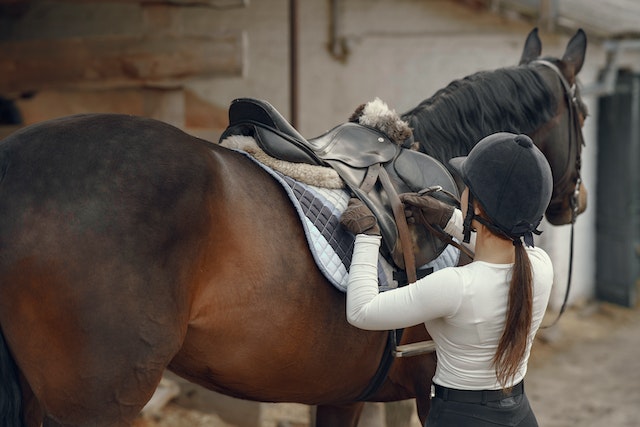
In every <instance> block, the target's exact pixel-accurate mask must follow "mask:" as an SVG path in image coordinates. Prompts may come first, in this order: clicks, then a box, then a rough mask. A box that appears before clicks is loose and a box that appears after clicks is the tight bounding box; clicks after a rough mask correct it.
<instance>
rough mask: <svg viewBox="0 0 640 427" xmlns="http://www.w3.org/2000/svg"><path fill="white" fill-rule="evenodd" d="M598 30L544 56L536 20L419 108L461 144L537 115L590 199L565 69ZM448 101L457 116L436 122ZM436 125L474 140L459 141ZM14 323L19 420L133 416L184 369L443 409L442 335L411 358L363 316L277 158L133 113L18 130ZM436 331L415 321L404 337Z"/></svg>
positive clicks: (327, 415) (334, 404)
mask: <svg viewBox="0 0 640 427" xmlns="http://www.w3.org/2000/svg"><path fill="white" fill-rule="evenodd" d="M585 50H586V37H585V35H584V33H583V32H582V31H579V32H578V33H576V35H574V36H573V38H572V39H571V40H570V42H569V43H568V45H567V48H566V52H565V54H564V56H563V57H562V58H561V59H557V58H547V59H546V60H545V61H547V62H545V63H539V62H536V61H537V60H538V59H537V58H538V57H539V55H540V51H541V43H540V40H539V38H538V36H537V32H536V31H535V30H534V31H532V33H531V34H530V35H529V37H528V38H527V41H526V43H525V49H524V52H523V56H522V59H521V64H520V65H518V66H517V67H514V68H513V69H512V70H509V71H495V72H488V74H485V75H484V76H485V77H486V78H485V79H475V78H469V79H467V80H462V81H460V82H458V83H452V85H450V86H449V87H448V88H447V89H445V90H443V91H442V92H440V93H436V94H435V95H434V97H433V98H431V99H430V100H429V101H428V102H426V103H425V104H424V105H422V106H421V107H418V108H417V109H416V110H414V111H411V112H409V113H408V114H406V115H405V116H406V117H407V119H408V120H410V122H411V123H412V126H413V127H414V130H415V136H416V139H417V140H419V141H420V142H421V146H422V148H423V149H424V150H425V151H428V152H431V153H433V155H436V156H438V157H440V158H441V159H442V160H443V161H444V160H445V159H446V158H447V157H449V156H452V155H459V154H464V153H466V152H467V151H468V149H470V147H471V146H472V144H473V142H468V143H467V145H462V143H461V141H462V138H459V135H465V136H467V137H468V141H476V140H478V139H479V137H480V136H482V135H483V134H485V133H488V132H492V131H498V130H511V131H515V130H517V131H520V132H527V133H529V134H530V135H531V136H532V138H533V139H534V141H535V142H536V144H537V145H538V146H539V147H541V149H542V150H543V152H544V153H545V155H546V156H547V158H548V159H549V162H550V164H551V166H552V169H553V173H554V197H555V198H554V201H553V202H552V203H551V205H550V207H549V210H548V211H547V217H549V218H550V220H552V221H553V222H554V223H558V224H560V223H565V222H569V221H572V220H573V219H574V217H575V215H576V214H577V213H579V212H580V211H581V210H583V209H584V206H585V203H586V196H584V191H583V186H582V184H581V182H580V178H579V163H580V150H579V148H580V147H579V145H580V141H581V138H582V136H581V131H580V127H579V123H578V122H580V121H581V120H582V119H583V116H584V114H586V113H585V111H584V110H583V109H582V108H580V105H581V103H580V101H579V94H577V93H573V94H568V93H567V90H568V89H567V88H565V83H563V82H568V84H569V85H570V87H571V86H573V84H574V83H575V78H576V75H577V73H578V72H579V71H580V68H581V66H582V62H583V59H584V53H585ZM534 59H535V61H534ZM548 64H551V65H548ZM494 73H495V74H494ZM520 73H527V74H532V75H535V76H537V79H535V80H537V81H536V83H535V84H534V83H532V82H531V81H529V80H527V79H524V78H523V79H522V80H518V79H516V78H514V75H518V74H520ZM558 73H559V74H558ZM494 75H495V76H496V79H495V80H492V79H491V78H489V77H493V76H494ZM507 77H508V78H509V81H508V82H507V81H505V80H504V79H505V78H507ZM483 82H484V83H483ZM483 84H486V85H489V86H492V85H495V87H491V88H483V89H481V90H478V91H476V92H473V93H474V95H473V96H474V98H473V101H472V102H471V104H469V101H468V100H465V99H464V97H460V99H458V98H457V97H456V96H455V95H456V93H457V92H458V91H462V90H463V89H462V87H464V86H468V87H471V88H476V87H478V88H480V87H481V85H483ZM519 84H520V86H518V85H519ZM458 87H460V89H458ZM511 90H515V92H510V91H511ZM547 102H548V104H547ZM489 104H492V106H491V107H489ZM576 105H577V107H576ZM423 112H424V113H425V114H426V115H423V114H422V113H423ZM427 112H428V114H427ZM512 113H513V114H512ZM439 114H442V115H443V116H445V117H448V118H449V120H448V127H446V128H445V127H443V128H441V129H440V130H439V131H436V130H434V129H437V126H436V124H433V125H429V126H426V125H425V129H426V131H425V132H424V133H423V132H422V129H421V125H422V123H427V122H429V121H430V119H429V117H431V116H433V117H435V116H436V115H439ZM490 116H491V117H490ZM507 117H509V120H513V122H509V121H508V120H506V118H507ZM433 122H434V123H435V122H436V120H435V119H434V120H433ZM437 132H441V133H442V134H443V138H444V139H445V140H446V141H448V142H447V143H448V144H450V141H457V142H459V143H460V145H459V146H455V147H454V146H448V147H447V148H446V149H445V148H444V147H443V146H442V145H444V143H441V142H436V141H437V139H436V134H437ZM447 134H448V136H447ZM576 144H577V145H578V146H577V147H576ZM436 145H437V146H436ZM437 149H441V150H442V153H438V152H437ZM576 150H577V151H576ZM573 156H575V159H574V160H575V162H574V161H572V159H573ZM578 192H579V193H580V196H579V197H578V196H576V193H578ZM0 328H1V334H0V422H1V423H2V425H3V426H9V427H13V426H29V427H32V426H40V425H43V426H45V427H51V426H87V425H91V426H126V425H130V423H132V422H133V420H134V419H135V418H136V417H137V416H138V414H139V412H140V410H141V408H142V407H143V406H144V405H145V403H146V402H147V401H148V400H149V398H150V397H151V396H152V394H153V392H154V390H155V388H156V386H157V385H158V383H159V381H160V379H161V377H162V375H163V372H164V371H165V369H168V370H171V371H173V372H174V373H176V374H178V375H180V376H182V377H184V378H186V379H187V380H190V381H192V382H194V383H197V384H200V385H202V386H204V387H206V388H208V389H211V390H215V391H217V392H221V393H224V394H227V395H230V396H234V397H238V398H242V399H248V400H255V401H266V402H298V403H302V404H308V405H314V406H316V416H315V425H316V426H318V427H322V426H333V427H347V426H355V425H356V424H357V421H358V418H359V415H360V412H361V410H362V407H363V405H364V402H365V401H378V402H385V401H397V400H404V399H410V398H415V399H416V404H417V409H418V413H419V415H420V418H421V420H423V422H424V420H425V419H426V415H427V413H428V411H429V391H430V386H431V378H432V376H433V374H434V371H435V366H436V359H435V355H433V354H423V355H419V356H414V357H408V358H398V359H393V357H390V356H389V348H388V342H389V334H388V333H386V332H380V331H364V330H360V329H357V328H355V327H352V326H350V325H349V324H348V323H347V321H346V318H345V295H344V293H342V292H340V291H338V290H336V289H335V288H334V287H333V286H330V285H329V284H328V281H327V279H326V278H325V277H324V276H323V274H321V272H320V271H319V269H318V267H317V266H316V264H315V262H314V259H313V257H312V255H311V253H310V250H309V248H308V245H307V241H306V238H305V235H304V233H303V230H302V228H301V225H300V220H299V218H298V216H297V213H296V212H295V211H294V208H293V207H292V205H291V203H290V201H289V199H288V198H287V196H286V194H285V192H284V191H283V189H282V187H281V186H280V184H278V183H277V182H276V180H274V179H273V178H272V176H271V175H269V174H268V173H267V172H265V170H264V169H262V168H261V167H259V166H258V165H256V164H255V162H253V161H251V160H250V159H249V158H247V156H245V155H243V154H242V153H239V152H236V151H233V150H229V149H226V148H224V147H222V146H220V145H218V144H215V143H211V142H207V141H204V140H201V139H198V138H196V137H193V136H190V135H188V134H186V133H184V132H182V131H181V130H179V129H177V128H175V127H172V126H170V125H168V124H165V123H162V122H159V121H156V120H152V119H148V118H142V117H134V116H128V115H119V114H83V115H76V116H69V117H62V118H58V119H53V120H50V121H45V122H41V123H37V124H34V125H31V126H28V127H26V128H23V129H21V130H19V131H17V132H15V133H14V134H12V135H10V136H9V137H7V138H6V139H5V140H3V141H2V142H1V143H0ZM423 339H428V334H427V331H426V330H425V328H424V327H423V326H416V327H411V328H407V329H405V331H404V334H403V335H402V340H401V341H400V344H403V343H410V342H415V341H420V340H423ZM383 365H385V366H386V368H385V369H382V370H381V369H380V367H381V366H383Z"/></svg>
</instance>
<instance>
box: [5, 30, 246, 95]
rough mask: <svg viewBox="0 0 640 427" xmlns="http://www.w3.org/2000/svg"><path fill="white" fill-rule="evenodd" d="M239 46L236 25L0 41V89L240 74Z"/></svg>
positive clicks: (159, 82) (157, 83)
mask: <svg viewBox="0 0 640 427" xmlns="http://www.w3.org/2000/svg"><path fill="white" fill-rule="evenodd" d="M244 49H245V43H244V35H243V33H242V32H241V31H235V32H225V33H219V34H213V35H182V36H176V35H170V34H165V35H161V36H146V37H145V36H99V37H90V38H66V39H52V40H21V41H6V42H0V75H1V76H2V79H0V95H5V96H6V95H12V94H16V93H23V92H28V91H38V90H43V89H104V88H122V87H141V86H145V87H149V86H151V87H174V86H179V85H182V84H183V83H184V82H185V81H186V80H188V79H191V78H202V77H217V76H239V75H242V73H243V66H244V57H245V54H244Z"/></svg>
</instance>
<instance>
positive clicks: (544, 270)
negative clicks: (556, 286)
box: [527, 247, 553, 281]
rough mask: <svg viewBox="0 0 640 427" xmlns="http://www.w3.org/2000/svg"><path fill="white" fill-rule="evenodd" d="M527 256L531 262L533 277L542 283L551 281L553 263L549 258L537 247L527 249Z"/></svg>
mask: <svg viewBox="0 0 640 427" xmlns="http://www.w3.org/2000/svg"><path fill="white" fill-rule="evenodd" d="M527 254H528V255H529V260H530V262H531V267H532V269H533V272H534V275H536V276H538V277H540V278H542V279H543V281H553V263H552V262H551V258H550V257H549V255H548V254H547V253H546V252H545V251H544V249H542V248H539V247H534V248H527Z"/></svg>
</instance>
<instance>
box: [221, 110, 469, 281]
mask: <svg viewBox="0 0 640 427" xmlns="http://www.w3.org/2000/svg"><path fill="white" fill-rule="evenodd" d="M237 101H238V104H236V108H235V111H234V104H232V106H231V108H230V112H229V116H230V126H229V128H227V130H226V131H225V133H223V135H222V137H221V145H223V146H226V147H228V148H234V149H239V150H243V151H245V152H247V153H250V154H252V155H253V156H254V157H255V158H256V159H257V160H259V161H260V162H262V163H264V164H265V165H267V166H269V167H271V168H273V169H274V170H277V171H279V172H281V173H283V174H284V175H287V176H290V177H292V178H294V179H296V180H299V181H300V182H303V183H306V184H309V185H314V186H317V187H323V188H342V187H347V188H348V189H349V190H351V192H352V193H353V194H354V195H355V196H357V197H358V198H360V199H361V200H362V201H363V202H364V203H365V204H366V205H367V206H368V207H369V208H370V209H371V210H372V211H373V213H374V215H375V216H376V217H377V218H378V222H379V224H380V228H381V234H382V237H383V242H384V244H383V246H382V248H381V253H382V254H383V255H384V256H385V257H386V258H387V259H390V260H391V261H392V262H393V263H394V264H395V265H396V266H398V267H399V268H401V269H405V268H406V266H405V261H404V260H405V257H404V255H403V252H402V243H401V239H400V235H399V231H398V227H397V226H396V221H395V217H394V212H393V211H392V207H391V205H392V199H393V198H394V197H395V198H396V199H397V194H400V193H405V192H418V191H421V190H424V189H425V188H428V187H438V188H442V189H443V190H445V191H443V192H436V193H433V194H432V195H434V196H435V197H441V198H442V199H443V201H446V202H448V203H455V200H452V198H451V197H450V196H449V195H451V196H453V198H454V199H457V198H458V190H457V187H456V185H455V181H454V180H453V177H452V176H451V175H450V174H449V172H448V171H447V169H446V168H445V167H444V166H443V165H442V164H441V163H440V162H438V161H437V160H435V159H434V158H432V157H430V156H428V155H426V154H423V153H420V152H418V151H416V150H415V149H416V147H417V144H415V143H414V141H413V132H412V131H411V129H410V128H409V126H408V124H407V123H406V122H405V121H403V120H401V118H400V117H399V116H398V114H397V113H396V112H395V111H394V110H391V109H390V108H389V107H388V106H387V104H385V103H384V102H383V101H381V100H380V99H375V100H374V101H371V102H369V103H366V104H363V105H361V106H359V107H358V108H357V109H356V111H355V112H354V114H353V115H352V116H351V117H350V118H349V122H348V123H344V124H342V125H338V126H336V127H335V128H334V129H332V130H330V131H328V132H327V133H325V134H323V135H321V136H319V137H317V138H313V139H310V140H305V139H304V138H302V137H301V136H300V134H298V133H297V131H295V130H294V129H293V128H292V127H291V126H290V125H288V123H287V122H286V120H284V118H282V117H281V116H280V115H279V113H278V112H277V111H276V110H275V109H274V108H273V107H272V106H270V105H269V104H268V103H266V102H265V101H259V100H252V99H240V100H237ZM234 102H235V101H234ZM256 108H257V109H259V111H258V113H256V112H255V111H253V110H254V109H256ZM238 111H240V113H238ZM287 126H289V128H287ZM298 148H300V150H303V152H302V153H300V152H298V151H296V150H298ZM292 150H293V154H291V152H292ZM307 157H309V158H310V160H309V161H307V160H305V159H306V158H307ZM300 159H302V160H300ZM381 169H384V170H381ZM383 176H387V177H388V179H387V181H388V182H389V183H390V185H391V187H392V188H390V187H389V185H386V186H385V185H383V183H382V179H381V178H382V177H383ZM385 187H386V188H385ZM447 194H449V195H447ZM396 216H397V212H396ZM403 220H404V217H403ZM408 228H409V233H410V240H411V246H412V250H413V255H414V258H415V264H416V265H417V266H422V265H425V264H427V263H428V262H430V261H432V260H434V259H436V258H437V257H438V256H439V255H440V254H441V253H442V251H443V250H444V249H445V248H446V246H447V243H445V242H443V241H442V240H440V239H439V238H438V237H436V236H434V235H432V234H430V233H429V232H428V231H427V229H426V228H425V227H424V226H422V225H419V224H408Z"/></svg>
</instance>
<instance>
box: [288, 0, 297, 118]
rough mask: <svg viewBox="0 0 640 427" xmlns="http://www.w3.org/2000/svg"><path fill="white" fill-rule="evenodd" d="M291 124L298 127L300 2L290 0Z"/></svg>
mask: <svg viewBox="0 0 640 427" xmlns="http://www.w3.org/2000/svg"><path fill="white" fill-rule="evenodd" d="M289 78H290V81H289V97H290V105H289V109H290V116H291V118H290V122H291V125H292V126H293V127H294V128H297V127H298V0H289Z"/></svg>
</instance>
